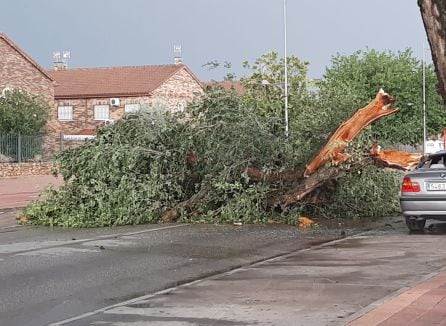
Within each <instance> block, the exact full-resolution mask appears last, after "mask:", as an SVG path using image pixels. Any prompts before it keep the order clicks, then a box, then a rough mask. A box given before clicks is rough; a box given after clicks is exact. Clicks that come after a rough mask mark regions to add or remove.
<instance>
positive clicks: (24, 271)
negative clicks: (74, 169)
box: [0, 224, 349, 326]
mask: <svg viewBox="0 0 446 326" xmlns="http://www.w3.org/2000/svg"><path fill="white" fill-rule="evenodd" d="M347 232H349V231H348V230H347ZM339 235H340V230H333V231H324V232H322V230H315V231H314V232H306V233H302V232H299V230H297V228H296V227H293V226H283V225H270V226H255V225H251V226H242V227H236V226H232V225H226V226H216V225H182V224H174V225H145V226H137V227H132V226H129V227H120V228H101V229H87V230H85V229H84V230H67V229H58V228H54V229H50V228H41V227H34V226H26V227H15V228H14V227H7V228H0V280H1V286H0V325H2V326H28V325H29V326H39V325H48V324H50V323H54V322H56V321H59V320H64V319H67V318H71V317H73V316H79V315H82V314H84V313H86V312H89V311H92V310H97V309H101V308H103V307H107V306H110V305H114V304H117V303H121V302H123V301H126V300H129V299H133V298H135V297H140V296H142V295H146V294H151V293H156V292H157V291H160V290H163V289H166V288H171V287H173V286H177V285H179V284H184V283H187V282H191V281H193V280H196V279H202V278H205V277H207V276H209V275H215V274H219V273H222V272H226V271H229V270H232V269H234V268H239V267H241V266H246V265H250V264H252V263H255V262H258V261H262V260H264V259H267V258H270V257H276V256H280V255H284V254H287V253H289V252H294V251H296V250H300V249H304V248H308V247H310V246H312V245H314V244H319V243H321V242H324V241H329V240H331V239H334V238H339ZM82 323H84V321H79V322H78V324H82ZM171 325H172V324H171Z"/></svg>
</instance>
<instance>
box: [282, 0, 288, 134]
mask: <svg viewBox="0 0 446 326" xmlns="http://www.w3.org/2000/svg"><path fill="white" fill-rule="evenodd" d="M286 16H287V15H286V0H283V28H284V52H285V53H284V57H285V60H284V65H285V67H284V68H285V87H284V88H285V89H284V96H285V136H286V137H288V64H287V26H286V25H287V24H286Z"/></svg>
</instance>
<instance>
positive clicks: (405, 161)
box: [370, 144, 423, 170]
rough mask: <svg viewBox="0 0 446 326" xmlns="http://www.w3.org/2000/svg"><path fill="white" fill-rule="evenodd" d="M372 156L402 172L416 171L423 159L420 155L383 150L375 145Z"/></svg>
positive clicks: (371, 150)
mask: <svg viewBox="0 0 446 326" xmlns="http://www.w3.org/2000/svg"><path fill="white" fill-rule="evenodd" d="M370 155H371V156H372V157H373V158H374V159H375V160H377V161H379V162H382V163H383V164H384V165H386V166H389V167H392V168H397V169H401V170H412V169H414V168H415V167H416V166H417V165H418V163H419V162H420V160H421V158H422V156H423V155H422V154H420V153H408V152H403V151H397V150H382V149H381V146H379V145H378V144H375V145H373V146H372V148H371V149H370Z"/></svg>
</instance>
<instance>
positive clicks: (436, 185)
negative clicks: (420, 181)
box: [426, 182, 446, 191]
mask: <svg viewBox="0 0 446 326" xmlns="http://www.w3.org/2000/svg"><path fill="white" fill-rule="evenodd" d="M426 188H427V190H429V191H439V190H446V183H445V182H433V183H427V185H426Z"/></svg>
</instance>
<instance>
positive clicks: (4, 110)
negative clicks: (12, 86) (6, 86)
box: [0, 90, 50, 135]
mask: <svg viewBox="0 0 446 326" xmlns="http://www.w3.org/2000/svg"><path fill="white" fill-rule="evenodd" d="M49 116H50V107H49V106H48V104H47V103H46V102H45V101H44V100H43V99H41V98H40V97H37V96H33V95H30V94H27V93H26V92H23V91H20V90H12V91H6V92H4V96H2V97H0V133H10V132H20V133H22V134H24V135H34V134H43V133H45V126H46V123H47V121H48V119H49Z"/></svg>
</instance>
